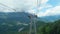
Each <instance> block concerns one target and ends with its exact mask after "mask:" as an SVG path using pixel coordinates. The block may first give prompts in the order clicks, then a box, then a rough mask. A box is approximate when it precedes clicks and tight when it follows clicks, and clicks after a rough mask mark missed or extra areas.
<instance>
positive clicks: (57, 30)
mask: <svg viewBox="0 0 60 34" xmlns="http://www.w3.org/2000/svg"><path fill="white" fill-rule="evenodd" d="M1 27H2V26H0V34H28V33H29V26H27V27H26V28H25V29H24V30H22V31H21V32H18V31H17V30H15V29H16V28H14V30H13V28H10V27H8V26H7V27H8V28H9V29H8V30H7V31H4V30H1ZM4 27H6V26H4ZM14 27H15V26H14ZM2 28H3V27H2ZM37 34H60V20H57V21H54V22H48V23H46V22H43V21H38V22H37Z"/></svg>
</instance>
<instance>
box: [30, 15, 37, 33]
mask: <svg viewBox="0 0 60 34" xmlns="http://www.w3.org/2000/svg"><path fill="white" fill-rule="evenodd" d="M29 18H30V29H29V34H37V30H36V18H37V15H33V16H29ZM33 29H34V30H33Z"/></svg>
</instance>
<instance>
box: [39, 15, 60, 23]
mask: <svg viewBox="0 0 60 34" xmlns="http://www.w3.org/2000/svg"><path fill="white" fill-rule="evenodd" d="M40 19H41V20H43V21H46V22H53V21H56V20H59V19H60V15H54V16H45V17H40Z"/></svg>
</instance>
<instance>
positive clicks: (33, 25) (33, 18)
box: [29, 0, 40, 34]
mask: <svg viewBox="0 0 60 34" xmlns="http://www.w3.org/2000/svg"><path fill="white" fill-rule="evenodd" d="M36 3H37V7H36V8H37V12H39V9H38V8H39V7H40V6H39V4H40V3H39V1H38V0H37V2H36ZM29 17H30V29H29V34H37V27H36V20H37V13H35V14H34V15H33V16H29ZM33 28H34V32H33Z"/></svg>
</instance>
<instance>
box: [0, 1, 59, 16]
mask: <svg viewBox="0 0 60 34" xmlns="http://www.w3.org/2000/svg"><path fill="white" fill-rule="evenodd" d="M5 5H6V6H5ZM13 9H16V11H14V10H13ZM21 11H25V12H28V13H31V14H36V15H38V17H43V16H54V15H60V0H38V4H37V0H0V12H21Z"/></svg>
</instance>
